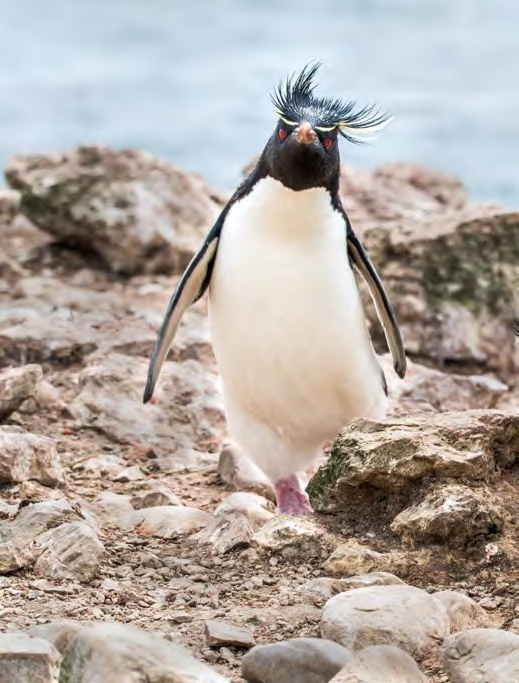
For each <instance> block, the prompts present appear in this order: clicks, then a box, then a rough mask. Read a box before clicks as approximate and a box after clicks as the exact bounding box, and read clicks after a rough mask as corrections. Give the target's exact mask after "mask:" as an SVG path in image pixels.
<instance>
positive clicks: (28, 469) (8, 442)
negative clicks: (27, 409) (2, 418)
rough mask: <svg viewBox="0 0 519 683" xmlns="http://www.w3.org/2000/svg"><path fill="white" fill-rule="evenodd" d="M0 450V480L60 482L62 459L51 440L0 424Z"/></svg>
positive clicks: (61, 480) (61, 477)
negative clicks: (0, 455)
mask: <svg viewBox="0 0 519 683" xmlns="http://www.w3.org/2000/svg"><path fill="white" fill-rule="evenodd" d="M0 453H1V454H2V457H1V459H0V483H4V484H9V483H12V482H23V481H27V480H29V479H34V480H35V481H38V482H40V484H44V485H45V486H56V484H60V483H62V482H63V469H62V467H61V459H60V457H59V454H58V452H57V450H56V444H55V442H54V441H53V439H49V438H48V437H46V436H39V435H37V434H29V433H27V432H23V431H22V430H21V429H20V428H18V427H0Z"/></svg>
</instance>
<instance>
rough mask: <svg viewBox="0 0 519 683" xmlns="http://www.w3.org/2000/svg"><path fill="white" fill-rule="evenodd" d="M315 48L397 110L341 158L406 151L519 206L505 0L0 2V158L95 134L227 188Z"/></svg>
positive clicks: (380, 157) (362, 93) (515, 44)
mask: <svg viewBox="0 0 519 683" xmlns="http://www.w3.org/2000/svg"><path fill="white" fill-rule="evenodd" d="M311 60H320V61H322V62H323V68H322V70H321V74H320V82H321V85H322V87H321V89H320V92H321V93H323V94H330V95H334V96H335V95H336V96H342V97H344V98H347V99H357V100H359V102H362V103H366V102H372V101H377V102H378V103H380V105H381V106H382V107H384V108H385V109H388V110H389V111H391V112H392V113H393V114H394V116H395V119H394V122H393V123H392V124H391V125H390V127H388V128H387V129H386V131H385V132H384V133H383V134H382V135H381V136H380V137H379V138H378V140H377V141H376V142H375V143H373V144H370V145H368V146H362V147H357V146H352V145H348V144H347V143H346V142H344V143H343V147H342V156H343V159H344V160H345V161H347V162H349V163H352V164H354V165H357V166H360V167H364V168H369V167H372V166H374V165H375V164H378V163H384V162H390V161H397V160H405V161H414V162H418V163H422V164H425V165H428V166H432V167H435V168H438V169H443V170H445V171H447V172H450V173H453V174H455V175H457V176H459V177H460V178H461V179H462V180H463V181H464V183H465V184H466V186H467V187H468V189H469V191H470V193H471V195H472V196H473V198H474V199H477V200H491V201H498V202H500V203H502V204H503V205H504V206H506V207H509V208H513V207H514V206H515V207H517V206H519V161H518V154H517V151H516V149H517V141H518V140H519V88H518V72H519V3H518V2H516V1H514V0H492V2H490V1H489V0H435V1H434V2H430V0H320V1H317V0H313V2H309V1H307V0H298V1H297V2H296V1H295V0H294V1H292V0H285V1H283V0H261V2H259V1H258V2H254V1H253V0H220V1H216V0H215V1H214V2H209V1H208V0H207V1H205V2H204V1H203V0H192V1H191V2H187V1H186V0H182V1H180V0H148V1H147V2H144V1H143V0H46V2H41V1H40V0H16V2H14V1H12V0H0V65H1V68H0V94H1V97H0V164H1V165H2V166H3V165H4V164H5V161H6V160H7V159H8V158H9V157H10V156H11V155H13V154H16V153H31V152H34V153H38V152H52V151H57V150H61V149H64V148H67V147H70V146H74V145H78V144H87V143H88V144H90V143H96V144H97V143H99V144H107V145H112V146H114V147H117V148H125V147H133V148H140V149H146V150H149V151H151V152H153V153H155V154H157V155H160V156H162V157H164V158H166V159H168V160H169V161H171V162H173V163H175V164H177V165H179V166H181V167H184V168H186V169H189V170H191V171H195V172H198V173H201V174H203V175H205V176H206V177H207V178H208V179H209V180H210V182H212V183H213V185H215V186H217V187H220V188H223V189H232V188H233V187H234V186H235V185H236V184H237V182H238V180H239V178H240V173H241V169H242V168H243V166H244V165H245V164H246V163H247V162H248V161H249V160H250V159H251V157H253V156H254V155H255V154H257V153H258V152H259V151H261V149H262V147H263V145H264V144H265V141H266V139H267V138H268V136H269V135H270V133H271V131H272V129H273V126H274V124H275V119H276V116H275V113H274V110H273V107H272V105H271V103H270V100H269V92H270V91H271V90H272V89H273V87H274V86H275V85H276V84H277V83H278V81H279V80H280V78H282V77H284V76H285V75H286V74H287V73H288V72H289V71H291V70H292V69H294V68H299V67H301V66H303V65H304V64H305V63H307V62H308V61H311Z"/></svg>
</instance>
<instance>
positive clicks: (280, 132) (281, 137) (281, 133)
mask: <svg viewBox="0 0 519 683" xmlns="http://www.w3.org/2000/svg"><path fill="white" fill-rule="evenodd" d="M286 136H287V132H286V130H283V128H280V129H279V130H278V138H279V141H280V142H283V140H284V139H285V138H286Z"/></svg>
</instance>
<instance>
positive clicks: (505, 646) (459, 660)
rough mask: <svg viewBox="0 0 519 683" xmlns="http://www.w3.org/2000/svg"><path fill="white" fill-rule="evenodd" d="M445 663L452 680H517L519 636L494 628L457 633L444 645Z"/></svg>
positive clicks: (453, 682) (510, 682) (496, 682)
mask: <svg viewBox="0 0 519 683" xmlns="http://www.w3.org/2000/svg"><path fill="white" fill-rule="evenodd" d="M443 662H444V665H445V668H446V670H447V673H448V674H449V676H450V681H451V683H483V682H484V683H486V682H487V681H488V682H489V683H513V682H514V683H515V681H519V635H517V634H516V633H509V632H507V631H501V630H499V629H490V628H489V629H483V628H478V629H470V630H468V631H461V633H455V634H454V635H452V636H450V637H449V638H447V640H446V641H445V642H444V644H443Z"/></svg>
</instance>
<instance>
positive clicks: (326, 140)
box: [323, 138, 333, 149]
mask: <svg viewBox="0 0 519 683" xmlns="http://www.w3.org/2000/svg"><path fill="white" fill-rule="evenodd" d="M332 143H333V138H324V140H323V144H324V146H325V147H326V149H330V147H331V146H332Z"/></svg>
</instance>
